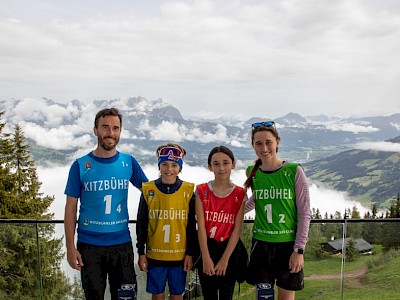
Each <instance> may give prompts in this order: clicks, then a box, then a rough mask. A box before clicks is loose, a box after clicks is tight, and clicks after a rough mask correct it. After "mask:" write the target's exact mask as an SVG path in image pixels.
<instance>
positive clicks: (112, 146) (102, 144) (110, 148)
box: [99, 137, 119, 151]
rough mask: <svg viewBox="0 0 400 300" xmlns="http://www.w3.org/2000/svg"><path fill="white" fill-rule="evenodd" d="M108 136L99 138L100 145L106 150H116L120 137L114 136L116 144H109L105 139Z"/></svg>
mask: <svg viewBox="0 0 400 300" xmlns="http://www.w3.org/2000/svg"><path fill="white" fill-rule="evenodd" d="M106 138H107V137H105V138H103V139H100V138H99V144H100V146H101V147H103V149H104V150H106V151H111V150H114V149H115V147H116V146H117V144H118V142H119V139H114V138H113V140H114V144H112V145H108V144H107V143H105V142H104V140H105V139H106Z"/></svg>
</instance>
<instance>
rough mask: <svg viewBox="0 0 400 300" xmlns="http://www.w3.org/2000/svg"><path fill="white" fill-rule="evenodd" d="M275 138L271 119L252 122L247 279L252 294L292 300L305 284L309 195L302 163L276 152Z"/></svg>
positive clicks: (247, 173)
mask: <svg viewBox="0 0 400 300" xmlns="http://www.w3.org/2000/svg"><path fill="white" fill-rule="evenodd" d="M280 141H281V139H280V137H279V135H278V132H277V130H276V127H275V123H274V122H273V121H265V122H257V123H254V124H253V125H252V131H251V144H252V146H253V149H254V151H255V153H256V155H257V157H258V159H257V160H256V161H255V163H254V165H252V166H249V167H248V168H247V170H246V175H247V180H246V182H245V184H244V186H245V188H251V190H252V192H253V195H252V197H251V198H250V199H249V201H248V202H247V203H246V208H245V212H248V211H250V210H251V209H253V208H255V212H256V215H255V220H254V227H253V242H252V248H251V255H250V262H249V267H248V269H249V272H248V277H247V282H248V283H249V284H254V285H255V286H256V289H257V298H256V299H266V298H268V299H270V298H271V299H272V298H273V297H274V296H273V295H274V285H275V283H276V285H277V286H278V299H279V300H294V299H295V291H298V290H301V289H303V288H304V274H303V266H304V257H303V253H304V248H305V246H306V243H307V236H308V229H309V226H310V219H311V215H310V197H309V191H308V184H307V178H306V176H305V174H304V170H303V168H302V167H301V166H300V165H299V164H296V163H291V162H287V161H284V160H281V159H280V158H279V157H278V154H277V153H278V147H279V144H280Z"/></svg>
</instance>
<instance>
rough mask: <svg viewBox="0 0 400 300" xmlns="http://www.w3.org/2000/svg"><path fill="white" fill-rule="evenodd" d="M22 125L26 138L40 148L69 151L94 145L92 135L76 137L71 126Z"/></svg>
mask: <svg viewBox="0 0 400 300" xmlns="http://www.w3.org/2000/svg"><path fill="white" fill-rule="evenodd" d="M20 125H21V127H22V128H23V131H24V135H25V137H26V138H29V139H32V140H34V141H35V142H36V144H37V145H38V146H43V147H46V148H50V149H59V150H61V149H63V150H69V149H74V148H77V147H82V146H85V145H91V144H92V145H94V144H93V136H92V135H89V134H84V135H82V136H80V137H75V136H74V133H73V130H70V129H71V127H70V126H60V127H58V128H45V127H41V126H39V125H37V124H34V123H30V122H21V124H20ZM72 127H74V126H72Z"/></svg>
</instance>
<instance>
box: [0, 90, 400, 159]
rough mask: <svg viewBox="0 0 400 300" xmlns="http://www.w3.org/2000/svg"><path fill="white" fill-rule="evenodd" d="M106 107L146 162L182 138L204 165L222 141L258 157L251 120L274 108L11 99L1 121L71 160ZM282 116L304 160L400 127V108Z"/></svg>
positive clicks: (39, 153) (42, 152)
mask: <svg viewBox="0 0 400 300" xmlns="http://www.w3.org/2000/svg"><path fill="white" fill-rule="evenodd" d="M106 107H116V108H118V109H119V110H120V112H121V113H122V114H123V134H122V136H121V142H120V148H119V149H120V150H121V151H127V152H131V153H133V154H135V156H136V157H138V160H141V161H145V162H146V161H151V162H153V161H154V151H155V149H156V148H157V146H158V145H160V144H162V143H165V142H170V141H171V142H172V141H173V142H178V143H180V144H182V145H183V146H184V147H185V148H186V149H187V150H188V156H187V159H186V161H187V162H188V163H192V164H196V165H204V164H205V163H206V159H207V155H208V152H209V151H210V150H211V148H212V147H214V146H217V145H227V146H228V147H231V149H232V150H233V151H234V153H235V155H236V156H237V158H238V159H239V160H241V161H246V160H253V159H254V158H255V156H254V152H253V150H252V148H251V145H250V135H249V134H250V131H251V124H252V123H253V122H256V121H263V120H269V119H270V117H269V116H267V115H260V116H254V117H253V118H251V119H249V120H242V121H239V122H238V121H235V122H227V121H224V120H222V119H221V120H198V119H197V120H192V119H185V118H184V117H183V116H182V114H181V113H180V112H179V110H178V109H177V108H175V107H174V106H172V105H170V104H168V103H166V102H164V101H162V100H161V99H157V100H153V101H150V100H147V99H145V98H143V97H133V98H129V99H113V100H96V101H93V102H91V103H83V102H81V101H79V100H73V101H71V102H69V103H66V104H61V103H57V102H55V101H53V100H50V99H46V98H41V99H32V98H26V99H13V100H3V101H0V111H4V112H5V114H4V116H3V118H2V119H1V120H0V121H1V122H3V123H6V130H8V131H9V132H12V130H13V126H14V125H15V124H16V123H18V124H19V125H20V126H21V127H22V129H23V131H24V135H25V137H26V138H27V140H28V141H29V144H30V146H31V149H32V152H33V155H34V157H35V159H36V160H37V161H38V162H39V163H42V162H44V161H47V162H48V161H49V160H50V161H51V160H52V159H54V160H57V161H60V160H61V161H62V160H63V159H65V160H70V159H72V158H74V157H76V156H77V155H78V153H80V152H83V151H87V150H88V149H92V148H93V147H94V145H95V143H96V140H95V138H94V136H93V133H92V132H93V120H94V116H95V114H96V112H97V111H99V110H100V109H102V108H106ZM274 121H275V123H276V126H277V129H278V131H279V133H280V136H281V147H280V149H279V151H280V153H281V156H282V157H283V158H287V159H291V160H297V161H305V160H314V159H318V158H321V157H325V156H327V155H330V154H336V153H338V152H340V151H343V150H348V149H353V148H357V147H358V145H360V143H362V144H363V145H365V143H366V142H368V143H374V142H380V144H379V145H380V147H384V145H382V143H385V142H384V141H386V140H388V139H391V138H395V137H397V136H399V135H400V113H396V114H393V115H390V116H377V117H365V118H348V119H345V118H338V117H329V116H325V115H319V116H300V115H299V114H296V113H291V112H290V113H288V114H287V115H285V116H282V117H279V118H276V119H275V120H274ZM232 124H234V125H232ZM370 146H371V147H373V145H372V144H370ZM66 154H67V155H66Z"/></svg>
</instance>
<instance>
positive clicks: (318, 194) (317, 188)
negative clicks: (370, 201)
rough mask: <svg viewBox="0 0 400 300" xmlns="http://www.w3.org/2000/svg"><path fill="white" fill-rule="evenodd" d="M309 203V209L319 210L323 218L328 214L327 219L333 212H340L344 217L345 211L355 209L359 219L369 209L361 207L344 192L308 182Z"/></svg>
mask: <svg viewBox="0 0 400 300" xmlns="http://www.w3.org/2000/svg"><path fill="white" fill-rule="evenodd" d="M309 188H310V202H311V208H315V209H317V208H318V209H319V211H320V213H321V215H322V217H325V213H328V217H329V216H330V215H331V214H332V215H335V212H337V211H338V212H340V214H341V215H342V217H343V215H344V212H345V209H350V210H351V209H352V208H353V207H357V210H358V211H359V212H360V215H361V217H363V216H364V213H365V212H367V211H370V208H367V207H364V206H362V205H361V204H360V203H359V202H357V201H354V200H352V199H351V197H349V196H348V195H347V193H345V192H340V191H336V190H333V189H329V188H326V187H323V186H322V185H321V184H318V183H317V182H310V187H309Z"/></svg>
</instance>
